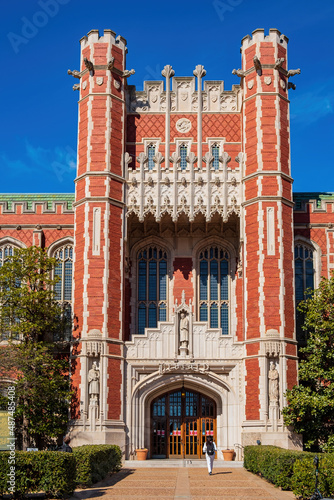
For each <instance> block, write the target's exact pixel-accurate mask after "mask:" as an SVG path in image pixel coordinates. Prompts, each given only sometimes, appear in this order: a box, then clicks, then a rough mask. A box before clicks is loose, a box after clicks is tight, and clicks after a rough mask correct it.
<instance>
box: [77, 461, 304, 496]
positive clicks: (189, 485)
mask: <svg viewBox="0 0 334 500" xmlns="http://www.w3.org/2000/svg"><path fill="white" fill-rule="evenodd" d="M87 498H101V499H103V500H116V499H123V500H125V499H130V500H131V499H132V498H133V499H136V500H143V499H145V500H147V499H157V500H191V499H194V500H204V499H205V500H211V499H212V500H217V499H219V500H227V499H228V500H231V499H233V500H241V499H242V500H246V499H254V500H255V499H259V500H293V499H294V498H295V497H294V495H293V494H292V493H291V492H285V491H280V490H279V489H278V488H275V487H274V486H273V485H271V484H269V483H267V482H266V481H265V480H263V479H260V478H259V477H257V476H254V475H253V474H251V473H250V472H248V471H246V470H245V469H242V468H227V467H224V468H221V467H214V470H213V473H212V476H209V475H208V472H207V470H206V468H203V467H202V468H191V467H179V468H157V467H156V468H149V467H146V468H137V469H134V468H129V467H126V468H123V469H122V470H121V471H120V472H118V473H115V474H113V475H112V476H110V477H109V478H107V479H105V480H104V481H101V482H100V483H97V484H95V485H94V486H93V487H91V488H87V489H86V490H76V491H75V493H74V495H73V497H71V500H78V499H81V500H85V499H87Z"/></svg>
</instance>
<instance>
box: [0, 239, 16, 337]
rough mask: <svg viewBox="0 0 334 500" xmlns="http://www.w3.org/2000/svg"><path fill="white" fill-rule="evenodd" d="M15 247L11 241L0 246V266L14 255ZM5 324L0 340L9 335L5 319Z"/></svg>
mask: <svg viewBox="0 0 334 500" xmlns="http://www.w3.org/2000/svg"><path fill="white" fill-rule="evenodd" d="M17 249H18V247H16V246H15V245H12V244H11V243H6V244H4V245H2V246H0V267H2V266H3V265H4V263H5V262H6V260H7V259H8V258H9V257H12V256H13V255H14V252H15V250H17ZM19 286H20V283H19ZM14 321H17V318H16V319H15V317H14ZM4 323H5V321H4ZM5 324H8V330H7V328H6V326H5V325H3V328H2V330H1V332H0V340H7V339H8V338H9V337H10V333H9V332H10V329H9V323H7V321H6V323H5ZM15 339H18V335H16V336H15Z"/></svg>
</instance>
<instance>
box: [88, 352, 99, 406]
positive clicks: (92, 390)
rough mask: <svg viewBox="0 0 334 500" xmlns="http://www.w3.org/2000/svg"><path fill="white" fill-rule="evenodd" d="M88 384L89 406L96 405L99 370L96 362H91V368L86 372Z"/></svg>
mask: <svg viewBox="0 0 334 500" xmlns="http://www.w3.org/2000/svg"><path fill="white" fill-rule="evenodd" d="M88 384H89V389H88V393H89V399H90V404H97V402H98V399H99V394H100V370H99V369H98V367H97V363H96V361H94V362H93V366H92V368H91V369H90V370H89V372H88Z"/></svg>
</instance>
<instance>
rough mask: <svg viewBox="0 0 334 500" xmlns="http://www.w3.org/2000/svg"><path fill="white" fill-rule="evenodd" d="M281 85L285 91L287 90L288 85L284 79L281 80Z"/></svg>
mask: <svg viewBox="0 0 334 500" xmlns="http://www.w3.org/2000/svg"><path fill="white" fill-rule="evenodd" d="M280 85H281V87H282V89H283V90H285V89H286V83H285V81H284V80H283V79H282V78H281V79H280Z"/></svg>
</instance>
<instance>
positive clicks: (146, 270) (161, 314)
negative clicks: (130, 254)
mask: <svg viewBox="0 0 334 500" xmlns="http://www.w3.org/2000/svg"><path fill="white" fill-rule="evenodd" d="M137 262H138V292H137V317H138V333H139V334H144V333H145V328H147V327H148V328H155V327H156V326H157V324H158V321H166V319H167V252H166V251H165V250H164V249H162V248H159V247H158V246H156V245H150V246H147V247H145V248H143V249H142V250H140V251H139V253H138V260H137Z"/></svg>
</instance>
